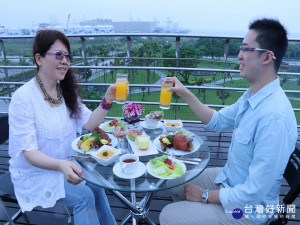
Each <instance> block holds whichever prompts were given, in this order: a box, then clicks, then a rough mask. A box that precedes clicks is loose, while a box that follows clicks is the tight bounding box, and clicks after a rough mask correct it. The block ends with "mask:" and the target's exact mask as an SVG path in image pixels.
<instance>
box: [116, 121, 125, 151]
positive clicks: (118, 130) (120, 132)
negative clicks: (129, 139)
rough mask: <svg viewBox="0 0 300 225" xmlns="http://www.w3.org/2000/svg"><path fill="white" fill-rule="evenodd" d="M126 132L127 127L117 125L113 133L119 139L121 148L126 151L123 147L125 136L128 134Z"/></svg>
mask: <svg viewBox="0 0 300 225" xmlns="http://www.w3.org/2000/svg"><path fill="white" fill-rule="evenodd" d="M126 134H127V129H126V128H125V127H121V126H117V127H116V129H115V131H114V132H113V135H114V136H115V137H116V138H117V139H118V148H121V149H122V152H126V150H125V149H124V148H123V138H124V137H125V136H126Z"/></svg>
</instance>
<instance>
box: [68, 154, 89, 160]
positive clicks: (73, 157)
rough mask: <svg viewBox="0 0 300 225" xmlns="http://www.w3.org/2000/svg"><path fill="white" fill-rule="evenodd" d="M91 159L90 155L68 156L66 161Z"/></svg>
mask: <svg viewBox="0 0 300 225" xmlns="http://www.w3.org/2000/svg"><path fill="white" fill-rule="evenodd" d="M90 157H91V156H90V155H71V156H68V157H67V158H66V159H67V160H70V161H72V160H76V159H87V158H90Z"/></svg>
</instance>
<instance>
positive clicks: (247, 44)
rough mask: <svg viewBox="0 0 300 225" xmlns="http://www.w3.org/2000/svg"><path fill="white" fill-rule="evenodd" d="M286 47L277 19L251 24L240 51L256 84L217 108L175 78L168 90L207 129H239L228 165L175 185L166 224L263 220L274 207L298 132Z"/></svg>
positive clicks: (244, 71) (245, 73)
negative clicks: (287, 84)
mask: <svg viewBox="0 0 300 225" xmlns="http://www.w3.org/2000/svg"><path fill="white" fill-rule="evenodd" d="M287 45H288V40H287V34H286V30H285V28H284V27H283V26H282V25H281V24H280V23H279V22H278V21H277V20H273V19H260V20H256V21H254V22H253V23H251V24H250V26H249V32H248V33H247V34H246V36H245V38H244V40H243V43H242V46H241V47H240V53H239V55H238V58H239V60H240V68H239V69H240V76H241V77H242V78H243V79H245V80H246V81H248V82H249V84H250V89H249V90H247V91H246V92H245V93H244V95H243V96H242V97H241V98H240V99H239V100H238V101H237V102H236V103H235V104H233V105H231V106H229V107H226V108H223V109H221V110H220V111H218V112H216V111H214V110H212V109H210V108H209V107H207V106H205V105H204V104H202V103H201V102H200V101H199V100H198V99H197V97H195V95H193V94H192V93H191V92H190V91H189V90H188V89H187V88H185V87H184V86H183V85H182V84H181V83H180V81H179V80H178V79H177V78H173V79H174V87H172V88H170V89H169V91H172V92H176V94H177V95H179V96H181V97H182V98H183V99H184V100H185V101H186V102H187V103H188V104H189V106H190V108H191V109H192V110H193V112H194V113H195V114H196V115H197V116H198V118H199V119H200V120H201V121H202V122H203V123H204V124H206V128H208V129H210V130H213V131H217V132H220V131H223V130H228V129H233V134H232V141H231V145H230V147H229V149H228V160H227V163H226V165H225V167H224V168H209V169H206V170H205V171H204V172H203V173H202V174H201V175H200V176H199V177H197V178H196V179H195V180H193V181H192V182H191V183H189V184H187V185H185V186H183V187H178V188H174V189H172V190H171V195H172V197H173V200H175V201H178V202H175V203H172V204H169V205H167V206H166V207H165V208H164V209H163V210H162V212H161V214H160V223H161V224H162V225H169V224H172V225H175V224H178V225H179V224H180V225H184V224H188V225H196V224H197V225H199V224H205V225H207V224H212V225H216V224H230V225H231V224H243V225H244V224H264V223H265V222H266V221H267V220H268V219H269V216H270V217H271V216H272V214H273V213H274V212H275V211H276V207H277V205H278V199H279V190H280V187H281V180H282V174H283V172H284V170H285V167H286V165H287V162H288V159H289V157H290V155H291V153H292V152H293V150H294V147H295V143H296V140H297V136H298V133H297V123H296V119H295V114H294V112H293V109H292V106H291V104H290V102H289V100H288V99H287V97H286V95H285V93H284V92H283V90H282V88H281V87H280V82H279V78H278V77H277V74H276V73H277V72H278V69H279V66H280V63H281V61H282V58H283V56H284V54H285V51H286V48H287ZM180 200H181V201H180ZM242 216H243V217H242Z"/></svg>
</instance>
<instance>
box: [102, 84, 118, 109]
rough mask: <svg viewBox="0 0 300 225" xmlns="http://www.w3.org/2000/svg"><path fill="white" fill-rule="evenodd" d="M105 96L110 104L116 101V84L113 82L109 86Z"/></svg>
mask: <svg viewBox="0 0 300 225" xmlns="http://www.w3.org/2000/svg"><path fill="white" fill-rule="evenodd" d="M104 98H105V100H106V102H107V103H108V104H111V103H112V102H113V101H114V99H115V98H116V85H115V84H112V85H110V86H109V87H108V88H107V90H106V93H105V96H104Z"/></svg>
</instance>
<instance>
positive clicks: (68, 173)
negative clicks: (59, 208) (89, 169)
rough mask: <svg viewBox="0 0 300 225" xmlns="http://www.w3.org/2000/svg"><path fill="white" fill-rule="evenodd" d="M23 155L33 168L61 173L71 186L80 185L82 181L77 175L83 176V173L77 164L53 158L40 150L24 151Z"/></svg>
mask: <svg viewBox="0 0 300 225" xmlns="http://www.w3.org/2000/svg"><path fill="white" fill-rule="evenodd" d="M23 153H24V155H25V158H26V160H27V162H28V163H30V164H31V165H33V166H36V167H39V168H42V169H46V170H56V171H60V172H61V173H63V174H64V176H65V178H66V180H67V181H68V182H69V183H71V184H79V183H80V182H81V181H82V179H81V178H80V177H79V176H78V175H77V174H79V175H80V176H83V172H82V171H81V169H80V168H79V167H78V166H77V165H76V164H75V163H73V162H71V161H68V160H62V159H55V158H51V157H50V156H48V155H46V154H44V153H43V152H40V151H38V150H32V151H25V150H24V151H23ZM76 173H77V174H76Z"/></svg>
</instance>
